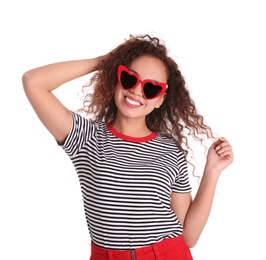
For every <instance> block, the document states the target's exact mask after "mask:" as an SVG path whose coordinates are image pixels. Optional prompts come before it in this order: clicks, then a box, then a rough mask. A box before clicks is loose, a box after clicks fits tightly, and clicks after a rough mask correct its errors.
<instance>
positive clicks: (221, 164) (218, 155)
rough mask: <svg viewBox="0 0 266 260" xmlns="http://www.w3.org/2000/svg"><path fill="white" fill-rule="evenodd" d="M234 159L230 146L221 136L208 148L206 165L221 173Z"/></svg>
mask: <svg viewBox="0 0 266 260" xmlns="http://www.w3.org/2000/svg"><path fill="white" fill-rule="evenodd" d="M233 160H234V154H233V150H232V146H231V145H230V143H229V142H228V141H227V139H226V138H224V137H221V138H219V140H217V141H215V142H214V143H213V144H212V145H211V147H210V148H209V151H208V155H207V162H206V167H208V168H209V169H212V170H214V171H216V172H217V173H221V172H222V171H223V170H224V169H225V168H226V167H228V166H229V165H230V164H231V163H232V162H233Z"/></svg>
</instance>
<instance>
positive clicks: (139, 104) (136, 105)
mask: <svg viewBox="0 0 266 260" xmlns="http://www.w3.org/2000/svg"><path fill="white" fill-rule="evenodd" d="M125 100H126V103H128V104H129V105H131V106H134V107H139V106H141V105H142V104H141V103H140V102H139V101H136V100H132V99H131V98H129V97H125Z"/></svg>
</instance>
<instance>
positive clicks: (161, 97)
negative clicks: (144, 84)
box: [155, 93, 166, 108]
mask: <svg viewBox="0 0 266 260" xmlns="http://www.w3.org/2000/svg"><path fill="white" fill-rule="evenodd" d="M165 98H166V93H164V94H163V95H161V96H160V98H159V99H158V101H157V103H156V104H155V108H159V107H160V106H161V105H162V103H163V102H164V100H165Z"/></svg>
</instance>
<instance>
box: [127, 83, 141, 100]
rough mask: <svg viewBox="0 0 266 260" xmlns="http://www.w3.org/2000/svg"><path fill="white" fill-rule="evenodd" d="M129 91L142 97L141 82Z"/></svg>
mask: <svg viewBox="0 0 266 260" xmlns="http://www.w3.org/2000/svg"><path fill="white" fill-rule="evenodd" d="M129 91H130V93H132V94H134V95H136V96H139V97H143V94H142V84H141V82H140V83H139V84H138V85H137V86H136V87H134V88H132V89H130V90H129Z"/></svg>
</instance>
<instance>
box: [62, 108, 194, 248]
mask: <svg viewBox="0 0 266 260" xmlns="http://www.w3.org/2000/svg"><path fill="white" fill-rule="evenodd" d="M72 116H73V126H72V129H71V131H70V133H69V135H68V137H67V139H66V141H65V143H64V144H63V145H62V147H63V149H64V150H65V152H66V153H67V154H68V155H69V157H70V159H71V161H72V162H73V164H74V166H75V169H76V171H77V174H78V178H79V181H80V185H81V191H82V196H83V201H84V209H85V215H86V220H87V223H88V228H89V232H90V236H91V240H92V241H93V242H94V243H95V244H96V245H98V246H101V247H104V248H109V249H118V250H120V249H134V248H138V247H142V246H147V245H150V244H153V243H156V242H159V241H161V240H163V239H164V238H170V237H176V236H178V235H180V234H181V233H182V225H181V224H180V222H179V221H178V219H177V217H176V215H175V213H174V212H173V211H172V210H171V208H170V196H171V193H172V192H180V193H185V192H191V186H190V184H189V178H188V173H187V162H186V160H185V158H184V154H183V152H181V151H179V149H178V148H177V146H176V144H175V140H174V139H172V138H168V137H165V136H163V135H160V134H157V133H152V134H151V135H150V136H147V137H145V138H132V137H128V136H124V135H122V134H120V133H118V132H116V131H115V129H114V128H112V126H111V125H110V124H106V123H103V122H92V121H90V120H88V119H85V118H83V117H82V116H80V115H78V114H76V113H74V112H72Z"/></svg>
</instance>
